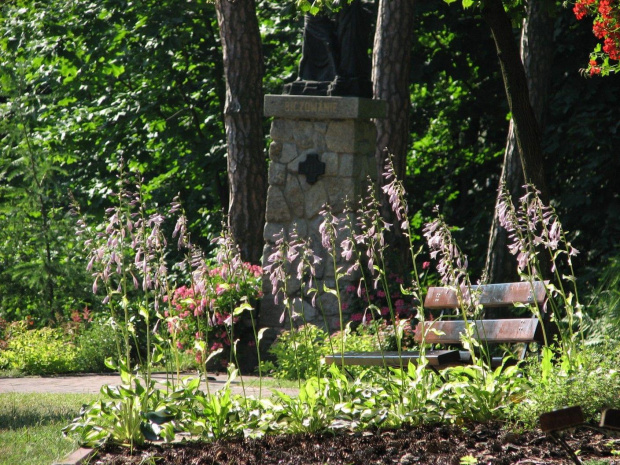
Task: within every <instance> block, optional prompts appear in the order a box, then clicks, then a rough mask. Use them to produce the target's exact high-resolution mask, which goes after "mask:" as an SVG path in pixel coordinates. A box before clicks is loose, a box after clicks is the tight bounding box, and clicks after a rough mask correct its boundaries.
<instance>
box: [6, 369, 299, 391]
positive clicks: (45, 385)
mask: <svg viewBox="0 0 620 465" xmlns="http://www.w3.org/2000/svg"><path fill="white" fill-rule="evenodd" d="M186 376H191V375H186ZM154 378H155V379H157V380H165V379H166V375H165V374H156V375H154ZM209 378H211V379H210V380H209V388H210V389H213V390H217V389H221V388H222V387H223V386H224V384H225V382H226V375H209ZM243 380H244V382H245V383H246V394H247V395H248V396H249V395H253V396H258V393H259V389H258V378H256V377H254V376H244V377H243ZM120 383H121V378H120V376H119V375H117V374H99V375H67V376H49V377H24V378H3V377H0V394H4V393H8V392H41V393H82V394H86V393H89V394H97V393H98V392H99V390H100V389H101V386H103V385H105V384H110V385H117V384H120ZM248 384H249V385H251V386H249V387H248V386H247V385H248ZM271 385H272V386H273V384H271ZM232 387H233V393H239V394H241V393H242V392H243V390H242V387H241V381H240V379H239V377H237V379H235V381H233V383H232ZM203 389H205V387H204V385H203ZM274 389H278V390H279V391H283V392H286V393H288V394H294V393H295V392H296V391H297V390H296V389H289V388H274ZM263 391H265V389H263Z"/></svg>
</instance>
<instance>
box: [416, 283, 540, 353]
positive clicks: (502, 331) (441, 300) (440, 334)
mask: <svg viewBox="0 0 620 465" xmlns="http://www.w3.org/2000/svg"><path fill="white" fill-rule="evenodd" d="M471 290H472V292H475V293H476V301H477V302H478V303H480V304H481V305H482V306H484V307H506V306H509V307H513V306H514V304H516V303H522V304H532V305H533V304H537V305H539V306H540V307H541V308H542V306H543V305H544V302H545V300H546V298H547V294H546V290H545V283H543V282H540V281H536V282H534V283H533V285H532V284H531V283H528V282H520V283H507V284H486V285H481V286H472V287H471ZM462 294H463V297H464V299H465V300H467V299H468V295H469V289H463V290H462ZM424 307H425V308H426V309H430V310H433V309H453V308H458V307H459V303H458V296H457V293H456V290H455V289H451V288H447V287H431V288H429V290H428V293H427V295H426V299H425V302H424ZM465 324H466V323H465V321H463V319H462V318H461V317H457V318H456V319H452V320H435V321H426V322H424V323H418V325H417V328H416V332H415V340H416V342H422V341H423V342H425V343H429V344H434V343H441V344H458V343H460V342H461V334H462V333H463V332H464V331H465ZM470 324H472V325H473V327H472V329H473V337H474V338H475V339H478V340H486V341H490V342H493V343H498V344H500V343H518V342H531V341H541V340H542V328H541V325H540V322H539V321H538V319H537V318H512V319H493V320H490V319H489V320H486V319H482V320H473V321H471V322H470Z"/></svg>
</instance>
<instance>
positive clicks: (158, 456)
mask: <svg viewBox="0 0 620 465" xmlns="http://www.w3.org/2000/svg"><path fill="white" fill-rule="evenodd" d="M566 439H567V440H568V442H569V444H570V445H571V447H573V449H574V450H579V451H580V452H579V454H580V457H581V459H582V460H583V461H585V462H586V463H590V464H608V465H614V464H616V465H618V464H620V456H617V455H614V452H615V451H616V450H620V440H613V439H609V438H606V437H605V436H604V435H603V434H600V433H596V432H593V431H589V430H585V429H580V430H578V431H576V432H574V433H573V434H572V435H569V436H567V437H566ZM93 463H94V465H126V464H127V465H128V464H142V463H155V464H158V465H173V464H174V465H176V464H184V465H186V464H214V465H215V464H227V465H230V464H257V465H258V464H260V465H270V464H278V465H282V464H291V465H293V464H300V465H301V464H303V465H310V464H321V465H323V464H402V465H407V464H416V463H420V464H449V465H460V464H472V465H473V464H506V465H508V464H522V465H525V464H556V463H557V464H559V463H572V462H571V461H570V459H569V457H568V455H567V454H566V453H565V452H564V451H563V450H562V449H561V448H560V447H558V446H557V445H556V444H554V443H553V442H552V441H551V440H549V439H548V438H547V437H546V436H545V435H544V434H543V433H542V432H540V431H526V432H522V433H513V432H510V431H507V430H504V429H502V425H501V424H499V423H490V424H489V423H487V424H480V425H469V426H467V427H458V426H445V425H439V426H424V427H415V428H413V427H404V428H400V429H398V430H382V431H368V432H361V433H351V434H343V435H336V436H334V435H329V434H316V435H311V434H302V435H282V436H266V437H264V438H262V439H257V440H220V441H216V442H213V443H200V442H187V443H182V444H174V445H152V446H149V447H147V448H144V449H140V450H137V451H134V454H133V455H132V454H130V453H129V450H128V449H121V448H115V447H106V448H105V449H104V450H102V451H101V453H100V454H99V456H98V458H97V459H96V460H95V461H94V462H93Z"/></svg>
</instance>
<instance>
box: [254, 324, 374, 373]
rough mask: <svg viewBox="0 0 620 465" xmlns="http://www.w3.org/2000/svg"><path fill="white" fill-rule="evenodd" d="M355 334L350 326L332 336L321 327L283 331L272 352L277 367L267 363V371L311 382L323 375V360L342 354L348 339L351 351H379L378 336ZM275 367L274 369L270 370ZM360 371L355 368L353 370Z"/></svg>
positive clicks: (304, 326) (362, 332) (347, 347)
mask: <svg viewBox="0 0 620 465" xmlns="http://www.w3.org/2000/svg"><path fill="white" fill-rule="evenodd" d="M360 328H362V331H359V332H358V331H352V330H351V328H350V326H347V328H346V330H345V331H344V332H338V333H334V334H332V335H331V336H330V335H328V334H327V332H326V331H325V330H323V329H321V328H319V327H317V326H314V325H311V324H307V325H303V326H301V327H299V328H297V329H295V330H293V331H283V332H282V333H281V334H280V335H279V336H278V338H277V339H276V341H275V342H274V343H273V344H272V346H271V348H270V349H269V352H270V353H271V354H272V355H274V356H275V364H273V367H272V364H271V362H267V364H266V365H265V367H266V369H267V371H272V373H273V376H274V377H276V378H281V379H289V380H296V379H308V378H310V377H312V376H317V375H319V374H320V373H321V363H322V361H321V357H323V356H325V355H328V354H333V353H334V352H339V351H340V347H341V345H340V342H341V339H342V337H343V336H344V338H345V350H347V351H359V352H364V351H371V350H376V349H377V348H378V347H377V344H378V339H377V337H376V336H375V335H374V334H371V333H369V332H364V331H363V327H360ZM270 367H272V370H269V368H270ZM351 369H352V370H353V371H357V370H356V368H355V367H352V368H351Z"/></svg>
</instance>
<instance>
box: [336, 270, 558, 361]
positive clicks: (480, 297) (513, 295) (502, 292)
mask: <svg viewBox="0 0 620 465" xmlns="http://www.w3.org/2000/svg"><path fill="white" fill-rule="evenodd" d="M472 291H473V292H475V293H476V296H477V301H478V302H479V303H480V304H481V305H482V306H483V307H484V308H498V310H496V312H499V311H501V310H499V308H500V307H504V308H505V310H507V311H509V310H511V309H514V305H515V304H518V303H521V304H526V305H527V304H531V305H533V304H537V305H538V306H539V309H541V313H542V308H543V305H544V303H545V300H546V297H547V294H546V290H545V283H543V282H540V281H537V282H535V283H534V285H533V286H532V284H530V283H528V282H519V283H506V284H486V285H481V286H472ZM463 294H465V297H466V298H467V295H466V294H467V292H463ZM424 308H425V309H426V310H442V311H445V310H450V309H458V308H459V302H458V297H457V293H456V291H455V290H454V289H451V288H447V287H431V288H429V290H428V293H427V295H426V299H425V301H424ZM468 323H469V324H471V325H474V326H473V333H474V334H473V337H474V338H475V339H477V340H478V341H479V342H480V344H481V345H497V344H516V343H523V344H524V347H525V349H526V348H527V344H529V343H531V342H538V343H542V342H543V328H542V324H541V322H540V321H539V319H538V318H537V317H536V316H534V315H532V317H525V318H514V317H512V318H510V317H507V318H501V319H499V318H496V319H477V320H468ZM465 325H466V322H465V320H464V319H463V317H462V316H461V315H455V316H453V317H452V318H451V319H445V315H443V316H441V318H440V319H436V320H434V321H425V322H424V323H418V325H417V326H416V330H415V335H414V340H415V342H416V343H418V344H432V345H433V347H435V346H437V345H440V346H442V348H439V349H437V348H434V349H428V350H426V351H425V352H424V355H425V357H426V359H427V360H428V364H429V366H430V367H431V368H434V369H438V368H443V367H446V366H452V365H462V364H469V363H471V354H470V352H469V351H466V350H462V349H459V348H456V349H455V348H453V346H460V345H461V343H462V340H461V335H462V334H463V333H464V331H465ZM450 346H452V347H450ZM443 347H445V348H443ZM525 349H524V350H522V351H521V354H520V357H519V358H523V357H524V356H525V353H526V350H525ZM419 359H420V352H419V351H402V352H401V353H400V354H399V353H398V352H396V351H389V352H385V351H384V352H380V351H377V352H347V353H345V354H344V355H341V354H333V355H329V356H326V357H325V361H326V362H327V363H328V364H331V363H336V364H342V363H343V362H344V364H345V365H363V366H394V367H400V366H401V363H402V366H404V367H406V366H407V365H408V363H409V362H413V363H416V362H417V361H418V360H419ZM502 360H503V357H501V356H499V357H493V358H492V359H491V364H492V366H499V365H501V363H502Z"/></svg>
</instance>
